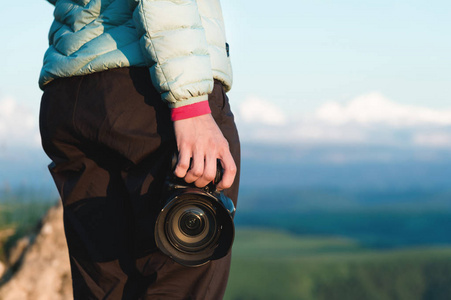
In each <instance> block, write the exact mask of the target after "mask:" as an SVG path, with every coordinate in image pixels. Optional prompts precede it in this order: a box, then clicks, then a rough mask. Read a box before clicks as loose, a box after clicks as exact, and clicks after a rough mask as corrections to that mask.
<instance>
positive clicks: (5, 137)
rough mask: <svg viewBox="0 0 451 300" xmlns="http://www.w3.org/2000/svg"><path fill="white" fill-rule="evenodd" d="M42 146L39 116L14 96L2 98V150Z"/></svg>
mask: <svg viewBox="0 0 451 300" xmlns="http://www.w3.org/2000/svg"><path fill="white" fill-rule="evenodd" d="M30 146H31V147H38V146H40V138H39V128H38V117H37V116H36V115H34V114H33V113H32V112H31V110H30V109H29V108H28V107H26V106H23V105H20V104H19V103H17V101H15V100H14V99H13V98H10V97H7V98H3V99H1V100H0V152H4V151H7V150H8V149H10V148H17V147H30Z"/></svg>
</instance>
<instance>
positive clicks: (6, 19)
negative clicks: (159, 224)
mask: <svg viewBox="0 0 451 300" xmlns="http://www.w3.org/2000/svg"><path fill="white" fill-rule="evenodd" d="M222 6H223V12H224V17H225V21H226V31H227V36H228V42H229V44H230V51H231V59H232V65H233V69H234V86H233V89H232V91H231V92H230V93H229V98H230V101H231V105H232V109H233V110H234V111H235V116H236V120H237V123H238V125H239V128H240V131H241V133H242V140H244V141H266V142H273V141H280V142H285V143H287V144H288V143H316V142H318V143H324V142H334V141H335V142H337V143H338V142H340V143H346V142H353V143H368V142H371V141H373V140H379V141H380V142H381V143H393V142H395V140H396V138H395V137H396V136H398V135H397V134H394V132H395V133H396V132H400V131H403V132H404V131H406V130H407V129H408V130H410V131H409V132H410V135H409V138H408V143H410V144H412V145H428V146H433V147H451V133H450V126H451V124H450V120H451V103H450V100H451V84H450V81H451V72H449V70H450V69H451V59H450V58H449V55H450V53H451V39H450V38H449V32H450V28H451V18H450V12H451V2H449V1H434V2H433V3H432V2H425V1H416V0H409V1H395V0H391V1H386V0H378V1H350V0H342V1H331V0H323V1H319V0H318V1H313V0H312V1H305V0H279V1H277V2H274V1H267V0H246V1H242V0H227V1H222ZM52 11H53V8H52V6H51V5H50V4H48V3H47V2H46V1H44V0H24V1H9V2H8V3H7V4H5V5H4V9H2V10H1V11H0V25H1V28H2V30H1V31H0V40H1V41H3V43H2V47H0V55H1V57H2V58H3V59H2V68H1V70H2V71H1V72H0V153H2V151H3V153H4V152H5V151H7V150H8V149H14V148H16V147H19V146H23V147H39V134H38V129H37V116H38V111H39V100H40V97H41V91H40V90H39V88H38V85H37V80H38V76H39V71H40V68H41V64H42V57H43V55H44V52H45V50H46V48H47V46H48V42H47V33H48V29H49V27H50V24H51V21H52ZM406 128H407V129H406ZM375 130H379V131H378V135H377V138H375ZM370 140H371V141H370ZM398 142H403V143H404V142H405V141H404V140H402V141H401V140H399V141H398ZM2 149H3V150H2ZM5 149H6V150H5Z"/></svg>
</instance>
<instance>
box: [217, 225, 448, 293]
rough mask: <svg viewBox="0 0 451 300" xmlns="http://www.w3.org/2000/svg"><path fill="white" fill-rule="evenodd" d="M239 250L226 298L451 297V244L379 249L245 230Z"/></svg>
mask: <svg viewBox="0 0 451 300" xmlns="http://www.w3.org/2000/svg"><path fill="white" fill-rule="evenodd" d="M233 251H234V252H233V260H232V270H231V276H230V280H229V286H228V290H227V293H226V297H225V299H226V300H239V299H240V300H245V299H259V300H260V299H262V300H263V299H305V300H308V299H312V300H313V299H314V300H321V299H325V300H326V299H327V300H333V299H339V300H343V299H346V300H353V299H356V300H357V299H358V300H362V299H366V300H372V299H375V300H376V299H378V300H379V299H380V300H389V299H400V300H403V299H406V300H416V299H426V300H434V299H447V300H448V299H451V247H449V248H446V247H443V248H438V247H437V248H416V249H412V248H409V249H405V250H390V251H388V250H387V251H375V250H370V249H363V248H361V247H359V245H358V244H357V243H356V242H354V241H352V240H349V239H339V238H318V237H300V236H293V235H289V234H286V233H283V232H275V231H262V230H256V229H255V230H252V229H242V228H241V229H240V228H239V229H238V231H237V236H236V240H235V244H234V248H233Z"/></svg>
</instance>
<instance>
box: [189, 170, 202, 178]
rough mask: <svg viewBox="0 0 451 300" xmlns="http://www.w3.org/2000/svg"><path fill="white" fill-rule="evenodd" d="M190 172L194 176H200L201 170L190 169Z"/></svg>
mask: <svg viewBox="0 0 451 300" xmlns="http://www.w3.org/2000/svg"><path fill="white" fill-rule="evenodd" d="M190 173H191V175H192V176H194V177H201V176H202V171H200V170H191V172H190Z"/></svg>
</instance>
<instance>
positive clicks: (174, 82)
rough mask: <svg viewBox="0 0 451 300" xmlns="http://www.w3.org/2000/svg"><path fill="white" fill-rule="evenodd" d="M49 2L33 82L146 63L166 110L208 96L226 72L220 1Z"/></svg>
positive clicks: (227, 81) (228, 82)
mask: <svg viewBox="0 0 451 300" xmlns="http://www.w3.org/2000/svg"><path fill="white" fill-rule="evenodd" d="M48 1H49V2H50V3H52V4H54V5H55V10H54V17H55V20H54V22H53V24H52V26H51V28H50V33H49V43H50V46H49V48H48V50H47V51H46V53H45V56H44V65H43V68H42V70H41V74H40V78H39V85H40V87H41V88H42V89H43V88H44V86H45V85H46V84H47V83H49V82H50V81H52V80H53V79H55V78H59V77H70V76H77V75H86V74H90V73H93V72H99V71H104V70H108V69H112V68H121V67H128V66H148V67H149V70H150V74H151V78H152V82H153V84H154V86H155V87H156V88H157V90H159V91H160V93H161V95H162V98H163V100H165V101H167V102H168V104H169V106H170V107H171V108H178V107H182V106H185V105H189V104H194V103H198V102H201V101H205V100H207V95H208V94H209V93H210V92H211V90H212V88H213V79H218V80H219V81H221V82H222V83H223V85H224V87H225V90H226V91H228V90H230V88H231V86H232V70H231V65H230V59H229V53H228V45H227V44H226V38H225V32H224V22H223V17H222V11H221V6H220V2H219V0H48Z"/></svg>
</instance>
